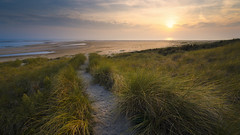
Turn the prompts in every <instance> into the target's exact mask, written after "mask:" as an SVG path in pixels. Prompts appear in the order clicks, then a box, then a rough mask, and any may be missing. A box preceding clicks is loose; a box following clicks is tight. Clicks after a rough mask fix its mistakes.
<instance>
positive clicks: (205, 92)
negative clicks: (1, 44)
mask: <svg viewBox="0 0 240 135" xmlns="http://www.w3.org/2000/svg"><path fill="white" fill-rule="evenodd" d="M239 65H240V41H239V40H230V41H220V42H215V43H211V44H204V45H186V46H183V47H170V48H165V49H154V50H145V51H140V52H133V53H123V54H118V55H115V56H113V57H105V56H100V55H97V54H91V55H90V67H89V71H90V73H91V74H93V76H94V77H95V79H96V80H97V81H96V82H98V83H100V84H101V85H104V86H105V87H107V88H108V89H109V90H112V91H114V92H116V93H117V94H118V95H119V96H120V99H121V100H120V101H119V108H118V109H119V111H120V112H121V113H122V114H124V115H126V116H128V118H129V119H130V120H131V121H132V125H133V129H134V130H135V131H136V132H137V133H138V134H239V131H240V129H239V123H240V117H239V115H238V114H239V111H240V110H239V107H240V97H239V96H240V94H239V92H240V89H239V87H240V81H239V78H240V66H239ZM109 78H110V79H109ZM109 84H111V85H109ZM109 86H111V87H109ZM114 86H118V87H114Z"/></svg>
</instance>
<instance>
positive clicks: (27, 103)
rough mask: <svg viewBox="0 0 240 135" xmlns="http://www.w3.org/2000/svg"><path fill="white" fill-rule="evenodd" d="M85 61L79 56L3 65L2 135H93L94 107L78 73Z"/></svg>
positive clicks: (0, 71)
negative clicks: (77, 70)
mask: <svg viewBox="0 0 240 135" xmlns="http://www.w3.org/2000/svg"><path fill="white" fill-rule="evenodd" d="M84 61H85V57H84V55H82V54H79V55H76V56H75V57H73V58H59V59H52V60H49V59H46V58H34V59H32V58H31V59H25V60H22V61H21V60H16V61H13V62H5V63H0V74H1V76H0V107H1V110H0V127H1V128H0V134H3V135H4V134H91V133H92V116H91V106H90V103H89V101H88V98H87V96H86V95H85V94H84V85H83V83H82V81H81V80H80V79H79V78H78V76H77V73H76V71H75V70H76V69H77V68H78V66H79V65H81V64H83V63H84ZM22 63H24V64H22Z"/></svg>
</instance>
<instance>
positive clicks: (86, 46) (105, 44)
mask: <svg viewBox="0 0 240 135" xmlns="http://www.w3.org/2000/svg"><path fill="white" fill-rule="evenodd" d="M206 42H214V41H209V40H208V41H206V40H204V41H194V40H193V41H178V40H176V41H175V40H172V41H162V40H159V41H141V40H140V41H135V40H122V41H119V40H116V41H103V40H101V41H96V40H91V41H89V40H88V41H69V42H54V43H52V42H51V43H45V44H37V45H27V46H22V47H13V48H0V55H11V54H14V55H15V54H29V55H23V56H9V57H0V62H5V61H14V60H16V59H26V58H36V57H46V58H58V57H64V56H72V55H75V54H78V53H99V54H101V55H112V54H117V53H124V52H134V51H141V50H146V49H155V48H165V47H170V46H179V45H183V44H193V43H197V44H201V43H206ZM33 52H52V53H44V54H41V53H40V54H34V55H31V53H33ZM53 52H54V53H53Z"/></svg>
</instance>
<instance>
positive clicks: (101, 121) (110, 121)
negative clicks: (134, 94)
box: [78, 56, 130, 135]
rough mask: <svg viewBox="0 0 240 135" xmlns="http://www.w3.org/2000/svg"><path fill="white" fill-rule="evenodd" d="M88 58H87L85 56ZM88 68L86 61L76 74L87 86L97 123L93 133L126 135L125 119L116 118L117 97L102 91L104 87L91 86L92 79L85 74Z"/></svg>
mask: <svg viewBox="0 0 240 135" xmlns="http://www.w3.org/2000/svg"><path fill="white" fill-rule="evenodd" d="M87 57H88V56H87ZM87 66H88V59H87V60H86V62H85V64H84V65H82V66H81V70H79V72H78V74H79V76H80V77H82V78H83V80H84V81H85V83H86V84H87V89H86V93H87V94H88V95H89V97H90V100H92V101H94V102H93V103H92V106H93V108H94V109H95V112H94V114H93V116H94V118H95V119H96V121H97V124H96V125H95V127H94V133H95V134H96V135H119V134H122V135H127V134H130V133H127V130H128V129H129V123H128V121H127V120H126V119H125V118H117V112H116V111H115V107H116V101H117V97H116V96H115V95H114V94H113V93H112V92H110V91H108V90H106V89H104V87H102V86H100V85H98V84H93V83H92V80H93V77H92V76H91V75H90V74H89V73H87V72H86V68H87Z"/></svg>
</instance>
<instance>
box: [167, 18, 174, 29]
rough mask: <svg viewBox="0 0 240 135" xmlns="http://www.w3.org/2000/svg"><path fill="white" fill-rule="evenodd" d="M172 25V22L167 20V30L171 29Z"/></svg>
mask: <svg viewBox="0 0 240 135" xmlns="http://www.w3.org/2000/svg"><path fill="white" fill-rule="evenodd" d="M174 24H175V22H174V21H173V20H169V21H167V22H166V26H167V27H168V28H173V26H174Z"/></svg>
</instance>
